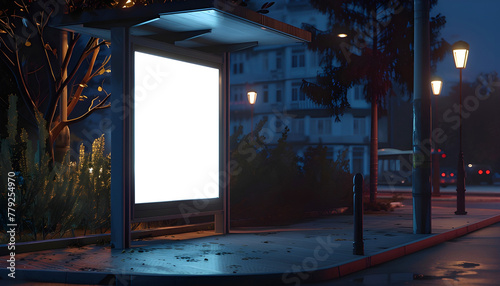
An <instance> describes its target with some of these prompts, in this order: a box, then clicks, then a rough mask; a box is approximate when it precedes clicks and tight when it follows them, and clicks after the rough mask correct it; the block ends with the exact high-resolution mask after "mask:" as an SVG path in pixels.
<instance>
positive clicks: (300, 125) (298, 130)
mask: <svg viewBox="0 0 500 286" xmlns="http://www.w3.org/2000/svg"><path fill="white" fill-rule="evenodd" d="M290 133H292V134H296V135H303V134H304V118H296V119H292V129H291V130H290Z"/></svg>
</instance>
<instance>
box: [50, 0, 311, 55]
mask: <svg viewBox="0 0 500 286" xmlns="http://www.w3.org/2000/svg"><path fill="white" fill-rule="evenodd" d="M51 26H53V27H57V28H61V29H64V30H69V31H73V32H77V33H82V34H87V35H91V36H94V37H99V38H103V39H108V40H109V39H111V28H113V27H130V33H131V35H132V36H135V37H139V38H141V37H143V38H149V39H154V40H157V41H161V42H166V43H170V44H175V45H177V46H180V47H185V48H192V49H198V50H205V51H210V52H230V51H235V50H241V49H244V48H248V47H252V46H256V45H284V44H292V43H298V42H308V41H310V40H311V34H310V33H309V32H307V31H305V30H302V29H299V28H297V27H294V26H291V25H288V24H286V23H283V22H280V21H277V20H275V19H272V18H269V17H267V16H264V15H262V14H259V13H256V12H254V11H251V10H248V9H246V8H243V7H241V6H237V5H234V4H231V2H230V1H218V0H195V1H192V0H191V1H182V2H171V3H165V4H154V5H148V6H140V7H131V8H126V9H125V8H124V9H105V10H95V11H89V12H83V13H79V14H69V15H63V16H61V17H57V18H55V19H53V21H52V22H51Z"/></svg>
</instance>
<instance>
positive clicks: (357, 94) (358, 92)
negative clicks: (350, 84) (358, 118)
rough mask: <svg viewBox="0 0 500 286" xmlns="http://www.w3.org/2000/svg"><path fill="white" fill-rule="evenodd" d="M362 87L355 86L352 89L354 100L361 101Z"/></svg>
mask: <svg viewBox="0 0 500 286" xmlns="http://www.w3.org/2000/svg"><path fill="white" fill-rule="evenodd" d="M362 97H363V86H361V85H356V86H355V87H354V100H361V99H363V98H362Z"/></svg>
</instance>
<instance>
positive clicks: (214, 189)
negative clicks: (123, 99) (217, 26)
mask: <svg viewBox="0 0 500 286" xmlns="http://www.w3.org/2000/svg"><path fill="white" fill-rule="evenodd" d="M134 57H135V60H134V65H135V67H134V71H135V76H134V79H135V93H134V104H135V105H134V144H135V149H134V152H135V153H134V161H135V168H134V169H135V181H134V184H135V203H136V204H144V203H154V202H171V201H183V200H198V199H213V198H218V197H219V181H218V178H219V170H220V168H219V160H220V158H219V148H220V147H219V136H220V134H219V129H220V122H219V118H220V110H219V100H220V90H219V89H220V88H219V85H220V70H219V68H215V67H211V66H207V65H202V64H198V63H193V62H186V61H182V60H177V59H174V58H168V57H164V56H159V55H153V54H149V53H144V52H140V51H135V52H134Z"/></svg>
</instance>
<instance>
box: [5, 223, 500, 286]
mask: <svg viewBox="0 0 500 286" xmlns="http://www.w3.org/2000/svg"><path fill="white" fill-rule="evenodd" d="M498 222H500V215H496V216H493V217H490V218H488V219H485V220H482V221H479V222H476V223H472V224H469V225H466V226H463V227H460V228H457V229H452V230H449V231H446V232H443V233H439V234H435V235H430V236H428V237H425V238H422V239H419V240H416V241H413V242H409V243H407V244H403V245H401V246H396V247H394V248H389V249H387V250H384V251H381V252H378V253H376V254H374V255H371V256H365V257H363V258H360V259H355V260H351V261H348V262H346V263H342V264H338V265H334V266H331V267H327V268H322V269H317V270H313V271H310V272H307V273H304V272H302V273H293V272H289V273H268V274H229V273H227V274H226V273H221V274H215V275H199V276H190V275H159V274H158V275H151V274H125V273H123V274H112V273H104V272H76V271H51V270H23V269H18V270H17V271H16V280H17V281H19V280H22V281H33V282H51V283H73V284H93V285H147V284H156V283H158V282H160V281H161V283H162V284H168V285H235V284H238V285H255V284H256V283H258V284H259V285H279V284H282V285H284V284H285V285H286V284H289V285H291V284H292V283H294V282H295V285H300V282H318V281H323V280H331V279H335V278H339V277H343V276H346V275H348V274H352V273H354V272H357V271H361V270H364V269H367V268H370V267H372V266H376V265H379V264H382V263H385V262H388V261H391V260H394V259H397V258H400V257H402V256H405V255H409V254H412V253H415V252H417V251H420V250H423V249H426V248H429V247H432V246H435V245H437V244H440V243H443V242H445V241H448V240H452V239H455V238H458V237H460V236H463V235H466V234H468V233H471V232H474V231H476V230H479V229H481V228H484V227H487V226H490V225H492V224H494V223H498ZM8 273H9V270H8V269H0V274H1V276H0V284H2V285H8V284H4V282H7V281H8V280H6V279H11V278H8V277H7V274H8ZM285 274H289V276H287V279H284V278H286V277H285ZM4 277H5V278H4ZM285 280H286V281H285ZM7 283H8V282H7ZM297 283H299V284H297Z"/></svg>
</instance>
